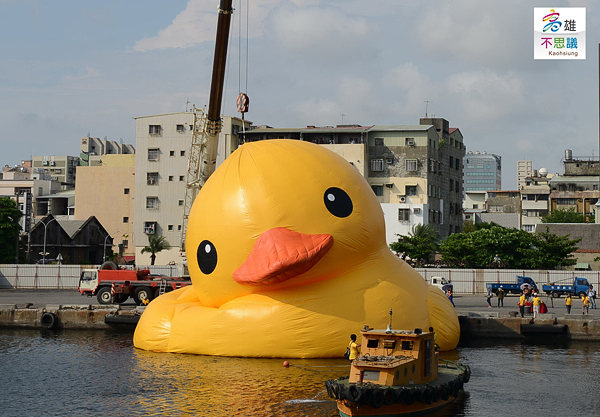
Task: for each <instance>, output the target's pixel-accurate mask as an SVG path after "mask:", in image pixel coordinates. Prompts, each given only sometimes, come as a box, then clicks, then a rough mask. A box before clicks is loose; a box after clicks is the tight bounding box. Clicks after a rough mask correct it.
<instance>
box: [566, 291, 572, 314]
mask: <svg viewBox="0 0 600 417" xmlns="http://www.w3.org/2000/svg"><path fill="white" fill-rule="evenodd" d="M565 306H566V307H567V314H571V307H572V306H573V297H571V293H567V298H565Z"/></svg>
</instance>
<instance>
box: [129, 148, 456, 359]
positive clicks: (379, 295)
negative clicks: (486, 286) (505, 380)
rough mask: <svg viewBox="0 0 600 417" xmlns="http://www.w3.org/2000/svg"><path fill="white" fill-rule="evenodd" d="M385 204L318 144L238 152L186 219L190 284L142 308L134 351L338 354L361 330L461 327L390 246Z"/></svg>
mask: <svg viewBox="0 0 600 417" xmlns="http://www.w3.org/2000/svg"><path fill="white" fill-rule="evenodd" d="M384 228H385V225H384V218H383V212H382V210H381V207H380V205H379V203H378V201H377V199H376V197H375V195H374V193H373V191H372V190H371V187H370V186H369V184H368V183H367V182H366V181H365V179H364V178H363V177H362V176H361V175H360V173H359V172H358V170H357V169H356V168H355V167H354V166H352V165H351V164H350V163H348V162H347V161H346V160H344V159H343V158H342V157H340V156H339V155H337V154H335V153H333V152H331V151H330V150H328V149H326V148H325V147H323V146H319V145H315V144H312V143H307V142H303V141H297V140H284V139H277V140H265V141H260V142H253V143H247V144H245V145H243V146H241V147H240V148H239V149H237V150H236V151H235V152H234V153H233V154H231V156H229V158H227V160H226V161H225V162H224V163H223V164H222V165H221V166H220V167H219V168H218V169H217V170H216V171H215V173H214V174H213V175H212V176H211V177H210V179H209V180H208V181H207V182H206V184H205V186H204V187H203V189H202V190H201V192H200V193H199V195H198V197H197V199H196V201H195V203H194V205H193V207H192V210H191V213H190V217H189V223H188V229H187V238H186V252H187V257H188V267H189V270H190V275H191V278H192V282H193V285H191V286H188V287H185V288H182V289H179V290H176V291H173V292H170V293H167V294H164V295H162V296H160V297H158V298H157V299H156V300H154V301H153V302H152V303H151V304H150V305H148V307H146V311H145V312H144V313H143V315H142V317H141V319H140V321H139V323H138V325H137V328H136V331H135V335H134V344H135V346H136V347H138V348H141V349H146V350H153V351H162V352H180V353H195V354H206V355H220V356H244V357H286V358H309V357H312V358H314V357H340V356H342V354H343V352H344V351H345V350H346V346H347V344H348V341H349V338H350V334H352V333H358V332H359V331H360V330H361V329H362V328H363V326H364V325H369V326H370V327H372V328H386V326H387V325H388V324H389V320H390V316H389V310H390V309H392V310H393V316H392V328H394V329H407V330H413V329H415V328H423V329H428V328H429V327H430V326H433V327H434V329H435V331H436V332H437V334H438V344H439V345H440V347H441V349H442V350H450V349H453V348H454V347H456V345H457V343H458V338H459V335H460V327H459V324H458V318H457V315H456V312H455V310H454V308H453V307H452V305H451V304H450V302H449V301H448V300H447V298H446V296H445V295H444V293H443V292H442V291H440V290H439V289H437V288H434V287H431V286H429V285H428V284H427V283H426V282H425V280H424V279H423V278H422V277H421V276H420V275H419V274H418V273H417V272H415V271H414V270H413V269H412V268H411V267H410V266H409V265H407V264H406V263H404V262H403V261H401V260H400V259H399V258H398V257H397V256H395V255H394V254H393V253H392V252H391V251H390V249H389V248H388V246H387V244H386V241H385V230H384Z"/></svg>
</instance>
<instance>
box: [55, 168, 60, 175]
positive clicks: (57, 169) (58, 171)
mask: <svg viewBox="0 0 600 417" xmlns="http://www.w3.org/2000/svg"><path fill="white" fill-rule="evenodd" d="M54 172H56V173H57V174H62V169H60V168H56V169H55V170H54Z"/></svg>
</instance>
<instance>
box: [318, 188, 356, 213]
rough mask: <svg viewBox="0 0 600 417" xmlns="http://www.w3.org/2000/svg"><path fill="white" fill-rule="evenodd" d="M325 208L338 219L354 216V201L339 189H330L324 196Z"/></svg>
mask: <svg viewBox="0 0 600 417" xmlns="http://www.w3.org/2000/svg"><path fill="white" fill-rule="evenodd" d="M324 201H325V207H327V210H329V212H330V213H331V214H333V215H334V216H336V217H348V216H349V215H350V214H352V208H353V207H352V200H351V199H350V196H349V195H348V194H346V192H345V191H344V190H342V189H340V188H337V187H331V188H328V189H327V191H325V196H324Z"/></svg>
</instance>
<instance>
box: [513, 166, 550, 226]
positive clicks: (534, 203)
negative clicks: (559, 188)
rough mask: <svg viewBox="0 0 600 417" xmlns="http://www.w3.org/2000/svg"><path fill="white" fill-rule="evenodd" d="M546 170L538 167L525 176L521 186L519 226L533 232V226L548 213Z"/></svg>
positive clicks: (548, 182) (548, 195)
mask: <svg viewBox="0 0 600 417" xmlns="http://www.w3.org/2000/svg"><path fill="white" fill-rule="evenodd" d="M551 178H552V175H551V174H550V175H548V170H547V169H545V168H540V169H539V171H538V170H534V171H533V175H531V176H529V177H526V178H525V180H524V183H523V186H522V187H521V189H520V191H521V228H522V229H523V230H525V231H527V232H534V231H535V226H536V225H537V224H539V223H541V222H542V216H546V215H548V213H550V179H551Z"/></svg>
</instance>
